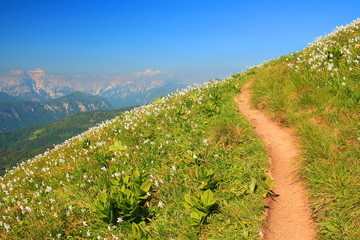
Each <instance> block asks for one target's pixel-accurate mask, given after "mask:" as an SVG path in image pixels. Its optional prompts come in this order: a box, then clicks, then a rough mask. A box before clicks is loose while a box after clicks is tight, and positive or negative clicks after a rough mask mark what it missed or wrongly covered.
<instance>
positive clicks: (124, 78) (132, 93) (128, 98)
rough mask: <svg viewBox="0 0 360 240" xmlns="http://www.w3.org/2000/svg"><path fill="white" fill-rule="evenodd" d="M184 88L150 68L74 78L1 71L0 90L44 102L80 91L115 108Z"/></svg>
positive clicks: (21, 97) (141, 102) (135, 103)
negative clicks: (129, 72) (100, 97)
mask: <svg viewBox="0 0 360 240" xmlns="http://www.w3.org/2000/svg"><path fill="white" fill-rule="evenodd" d="M184 87H186V86H185V85H184V84H180V83H177V82H174V81H169V76H168V75H167V74H166V73H163V72H161V71H154V70H151V69H148V70H146V71H144V72H140V73H133V74H129V75H120V76H105V75H102V76H92V77H82V76H77V77H76V78H75V79H65V78H64V77H62V76H59V75H53V74H48V73H46V72H45V71H43V70H42V69H36V70H30V71H27V72H25V71H22V70H13V71H8V72H3V73H0V92H3V93H6V94H8V95H10V96H13V97H17V98H19V99H21V100H26V101H33V102H44V101H47V100H50V99H56V98H59V97H63V96H66V95H69V94H70V93H73V92H76V91H80V92H83V93H88V94H91V95H98V96H102V97H104V98H105V99H106V100H108V101H109V102H110V103H111V104H112V105H113V106H114V107H115V108H121V107H128V106H134V105H141V104H146V103H148V102H151V101H152V100H153V99H155V98H157V97H159V96H162V95H166V94H168V93H170V92H173V91H175V90H176V89H180V88H184Z"/></svg>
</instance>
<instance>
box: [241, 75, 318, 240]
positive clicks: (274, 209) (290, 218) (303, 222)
mask: <svg viewBox="0 0 360 240" xmlns="http://www.w3.org/2000/svg"><path fill="white" fill-rule="evenodd" d="M251 83H252V82H249V83H247V84H246V85H245V86H244V87H243V89H242V93H241V94H240V95H239V96H237V97H236V99H235V100H236V103H237V105H238V107H239V110H240V111H241V113H242V114H243V115H245V116H246V117H247V118H248V120H249V121H251V122H252V124H253V126H254V127H255V131H256V132H257V133H258V135H259V136H260V138H262V139H263V140H264V142H265V144H266V147H267V150H268V152H269V156H270V165H271V169H270V171H271V173H270V174H271V177H272V178H273V180H274V181H275V183H276V185H275V186H274V187H273V188H272V190H273V192H274V193H275V194H278V195H279V196H278V197H274V198H272V199H270V198H269V199H268V206H269V211H268V212H267V219H266V227H265V229H264V231H263V232H264V236H263V238H264V239H265V240H303V239H316V231H315V224H314V223H313V221H312V219H311V217H310V208H309V201H308V196H307V190H306V188H305V187H304V184H303V182H302V181H301V179H300V178H299V177H297V174H296V172H297V169H298V167H299V163H296V161H294V160H295V159H296V157H298V156H299V147H298V144H297V142H296V138H295V137H294V134H293V132H292V131H291V130H290V129H288V128H284V127H280V126H279V125H277V124H276V123H274V122H272V121H271V120H269V118H268V117H267V116H266V115H265V114H264V113H262V112H260V111H258V110H254V109H251V108H250V94H251V92H250V85H251Z"/></svg>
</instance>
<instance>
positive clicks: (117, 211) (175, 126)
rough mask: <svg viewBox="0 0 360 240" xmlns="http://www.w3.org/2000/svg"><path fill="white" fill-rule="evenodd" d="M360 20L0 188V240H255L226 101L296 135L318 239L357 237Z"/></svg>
mask: <svg viewBox="0 0 360 240" xmlns="http://www.w3.org/2000/svg"><path fill="white" fill-rule="evenodd" d="M359 32H360V31H359V21H356V22H353V23H351V24H350V25H348V26H347V27H344V28H339V29H338V30H337V31H335V32H334V33H332V34H330V35H329V36H327V37H325V38H323V39H319V40H317V41H316V42H314V43H313V44H311V45H310V46H309V47H308V48H306V49H304V50H303V51H301V52H298V53H295V54H292V55H290V56H286V57H281V58H280V59H277V60H273V61H270V62H268V63H265V64H263V65H261V66H258V67H254V68H251V69H249V70H248V71H246V72H245V73H242V74H235V75H233V76H232V77H230V78H229V79H226V80H224V81H212V82H209V83H207V84H205V85H203V86H200V87H197V88H191V89H187V90H184V91H180V92H177V93H175V94H173V95H171V96H168V97H166V98H162V99H159V100H157V101H155V102H153V103H152V104H150V105H147V106H143V107H140V108H136V109H133V110H131V111H130V112H127V113H125V114H122V115H121V116H119V117H117V118H115V119H113V120H111V121H107V122H104V123H103V124H101V125H99V126H97V127H94V128H92V129H90V130H88V131H87V132H84V133H83V134H80V135H78V136H76V137H74V138H72V139H69V140H67V141H65V142H64V143H63V144H61V145H58V146H56V147H55V149H54V150H52V151H50V152H46V153H45V154H44V155H43V156H39V157H36V158H35V159H31V160H29V161H27V162H26V163H23V164H21V165H19V166H18V167H17V168H16V169H14V170H11V171H10V172H8V173H7V174H6V175H5V176H4V178H2V179H0V186H1V189H0V198H1V205H0V215H1V216H2V218H1V220H0V228H1V230H2V231H0V238H2V239H258V238H259V231H260V230H261V228H262V226H263V220H264V217H263V211H264V202H265V201H264V199H265V198H266V197H267V196H270V195H271V194H272V192H271V191H270V190H269V188H270V187H271V186H272V185H273V183H272V181H271V180H270V179H269V178H268V177H267V176H266V173H267V171H268V165H267V155H266V152H265V150H264V145H263V143H262V142H261V141H260V140H258V138H257V136H256V135H255V134H254V133H253V130H252V127H251V126H249V123H248V122H246V121H245V120H244V118H243V117H242V116H241V115H240V114H239V112H238V110H237V109H236V106H235V102H234V97H235V96H236V95H237V94H239V90H240V89H241V87H242V86H243V84H244V83H245V82H247V81H250V80H254V85H253V93H254V94H253V103H254V106H256V107H258V108H260V109H263V110H265V111H267V112H268V113H269V115H270V116H272V117H273V119H275V120H277V121H279V122H281V123H282V124H283V125H286V126H292V127H294V128H295V129H296V130H297V132H298V137H299V140H300V142H301V143H302V152H303V154H302V160H303V161H304V163H305V164H304V166H303V176H304V178H305V179H306V180H307V182H308V185H309V188H310V197H311V200H312V208H313V212H314V218H315V219H316V221H317V222H318V223H319V227H318V230H319V234H320V238H322V239H356V236H359V235H360V234H359V230H358V222H359V219H360V218H359V202H360V201H359V196H360V194H359V192H360V191H359V190H360V189H359V184H358V183H359V182H360V181H359V180H360V179H359V176H360V172H359V166H358V160H359V150H358V149H359V119H358V117H359V109H358V106H359V105H358V104H359V99H360V96H359V94H360V89H359V77H360V76H359V72H360V71H359V70H360V69H359V60H360V56H359V55H360V54H359V44H360V36H359Z"/></svg>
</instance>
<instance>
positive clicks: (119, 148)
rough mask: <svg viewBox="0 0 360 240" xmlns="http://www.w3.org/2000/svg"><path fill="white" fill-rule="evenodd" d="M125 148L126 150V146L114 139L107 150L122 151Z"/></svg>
mask: <svg viewBox="0 0 360 240" xmlns="http://www.w3.org/2000/svg"><path fill="white" fill-rule="evenodd" d="M125 150H126V148H125V147H124V146H123V145H122V144H121V142H120V141H118V140H117V141H115V142H114V144H113V145H111V146H110V147H109V151H112V152H122V151H125Z"/></svg>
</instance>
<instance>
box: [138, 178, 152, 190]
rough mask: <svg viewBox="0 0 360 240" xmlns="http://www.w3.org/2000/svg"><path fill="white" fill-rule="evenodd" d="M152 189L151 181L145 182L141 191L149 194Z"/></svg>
mask: <svg viewBox="0 0 360 240" xmlns="http://www.w3.org/2000/svg"><path fill="white" fill-rule="evenodd" d="M150 188H151V183H150V182H149V181H146V182H144V183H143V184H142V185H141V187H140V189H141V190H143V191H144V192H148V191H149V190H150Z"/></svg>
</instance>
